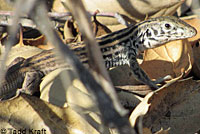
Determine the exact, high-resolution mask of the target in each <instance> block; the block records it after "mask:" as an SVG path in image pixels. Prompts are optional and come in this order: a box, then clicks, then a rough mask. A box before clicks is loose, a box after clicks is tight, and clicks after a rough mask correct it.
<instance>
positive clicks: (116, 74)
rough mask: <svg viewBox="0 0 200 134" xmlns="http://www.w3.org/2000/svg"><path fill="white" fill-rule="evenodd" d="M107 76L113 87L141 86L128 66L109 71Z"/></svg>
mask: <svg viewBox="0 0 200 134" xmlns="http://www.w3.org/2000/svg"><path fill="white" fill-rule="evenodd" d="M109 75H110V78H111V80H112V82H113V85H114V86H124V85H139V84H141V82H139V81H138V80H136V79H135V77H134V76H133V73H132V70H131V69H130V68H129V67H128V65H124V66H119V67H115V68H112V69H111V70H109Z"/></svg>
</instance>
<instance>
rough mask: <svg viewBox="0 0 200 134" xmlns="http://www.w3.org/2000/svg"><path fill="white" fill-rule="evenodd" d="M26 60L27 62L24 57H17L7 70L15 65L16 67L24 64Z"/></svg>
mask: <svg viewBox="0 0 200 134" xmlns="http://www.w3.org/2000/svg"><path fill="white" fill-rule="evenodd" d="M24 60H25V58H23V57H17V58H15V59H14V60H13V61H12V62H11V63H10V64H9V65H8V67H7V68H10V67H12V66H13V65H16V64H20V63H22V62H23V61H24Z"/></svg>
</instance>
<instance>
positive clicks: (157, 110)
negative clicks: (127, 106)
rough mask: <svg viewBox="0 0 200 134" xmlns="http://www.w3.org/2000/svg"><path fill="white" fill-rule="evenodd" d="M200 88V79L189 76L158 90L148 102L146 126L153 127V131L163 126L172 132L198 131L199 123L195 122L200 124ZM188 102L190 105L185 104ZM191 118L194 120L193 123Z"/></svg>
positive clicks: (144, 121)
mask: <svg viewBox="0 0 200 134" xmlns="http://www.w3.org/2000/svg"><path fill="white" fill-rule="evenodd" d="M199 90H200V83H199V81H194V80H192V79H191V78H188V79H184V80H178V81H177V80H173V81H172V82H171V83H170V84H168V85H166V86H164V87H163V88H161V89H159V90H158V91H156V92H155V94H154V95H153V96H152V97H151V98H150V99H149V102H148V103H150V104H151V106H150V108H149V111H148V112H147V114H145V116H144V118H143V125H144V127H147V128H151V130H152V131H153V132H156V131H159V130H160V129H161V128H170V130H169V132H170V133H194V132H196V131H197V129H199V125H194V124H199V117H200V115H199V110H200V109H199V106H197V105H199V95H200V94H199ZM186 103H187V104H189V105H185V104H186ZM192 103H194V105H195V106H193V104H192ZM196 106H197V107H196ZM194 107H195V110H194ZM174 109H176V110H174ZM184 111H185V112H184ZM188 112H189V113H188ZM186 118H187V119H186ZM172 120H173V122H172ZM186 120H187V121H186ZM189 120H190V121H191V120H192V121H193V123H191V122H190V121H189ZM194 122H196V123H194ZM183 128H184V129H183ZM191 128H192V129H191Z"/></svg>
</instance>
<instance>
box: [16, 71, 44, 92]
mask: <svg viewBox="0 0 200 134" xmlns="http://www.w3.org/2000/svg"><path fill="white" fill-rule="evenodd" d="M41 79H42V75H41V74H40V73H38V72H36V71H33V72H26V74H25V77H24V82H23V85H22V88H21V89H19V90H18V92H17V94H18V95H19V94H20V93H25V94H29V95H33V94H35V93H38V92H39V85H40V82H41Z"/></svg>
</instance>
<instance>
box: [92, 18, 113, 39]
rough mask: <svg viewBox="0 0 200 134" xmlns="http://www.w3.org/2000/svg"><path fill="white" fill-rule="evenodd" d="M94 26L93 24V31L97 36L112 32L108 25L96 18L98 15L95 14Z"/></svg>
mask: <svg viewBox="0 0 200 134" xmlns="http://www.w3.org/2000/svg"><path fill="white" fill-rule="evenodd" d="M92 26H93V33H94V34H95V36H96V37H99V36H101V35H105V34H108V33H111V32H112V31H111V30H110V29H109V28H108V27H106V26H105V25H103V24H101V23H100V22H99V21H98V20H97V19H96V15H94V16H93V21H92Z"/></svg>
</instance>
